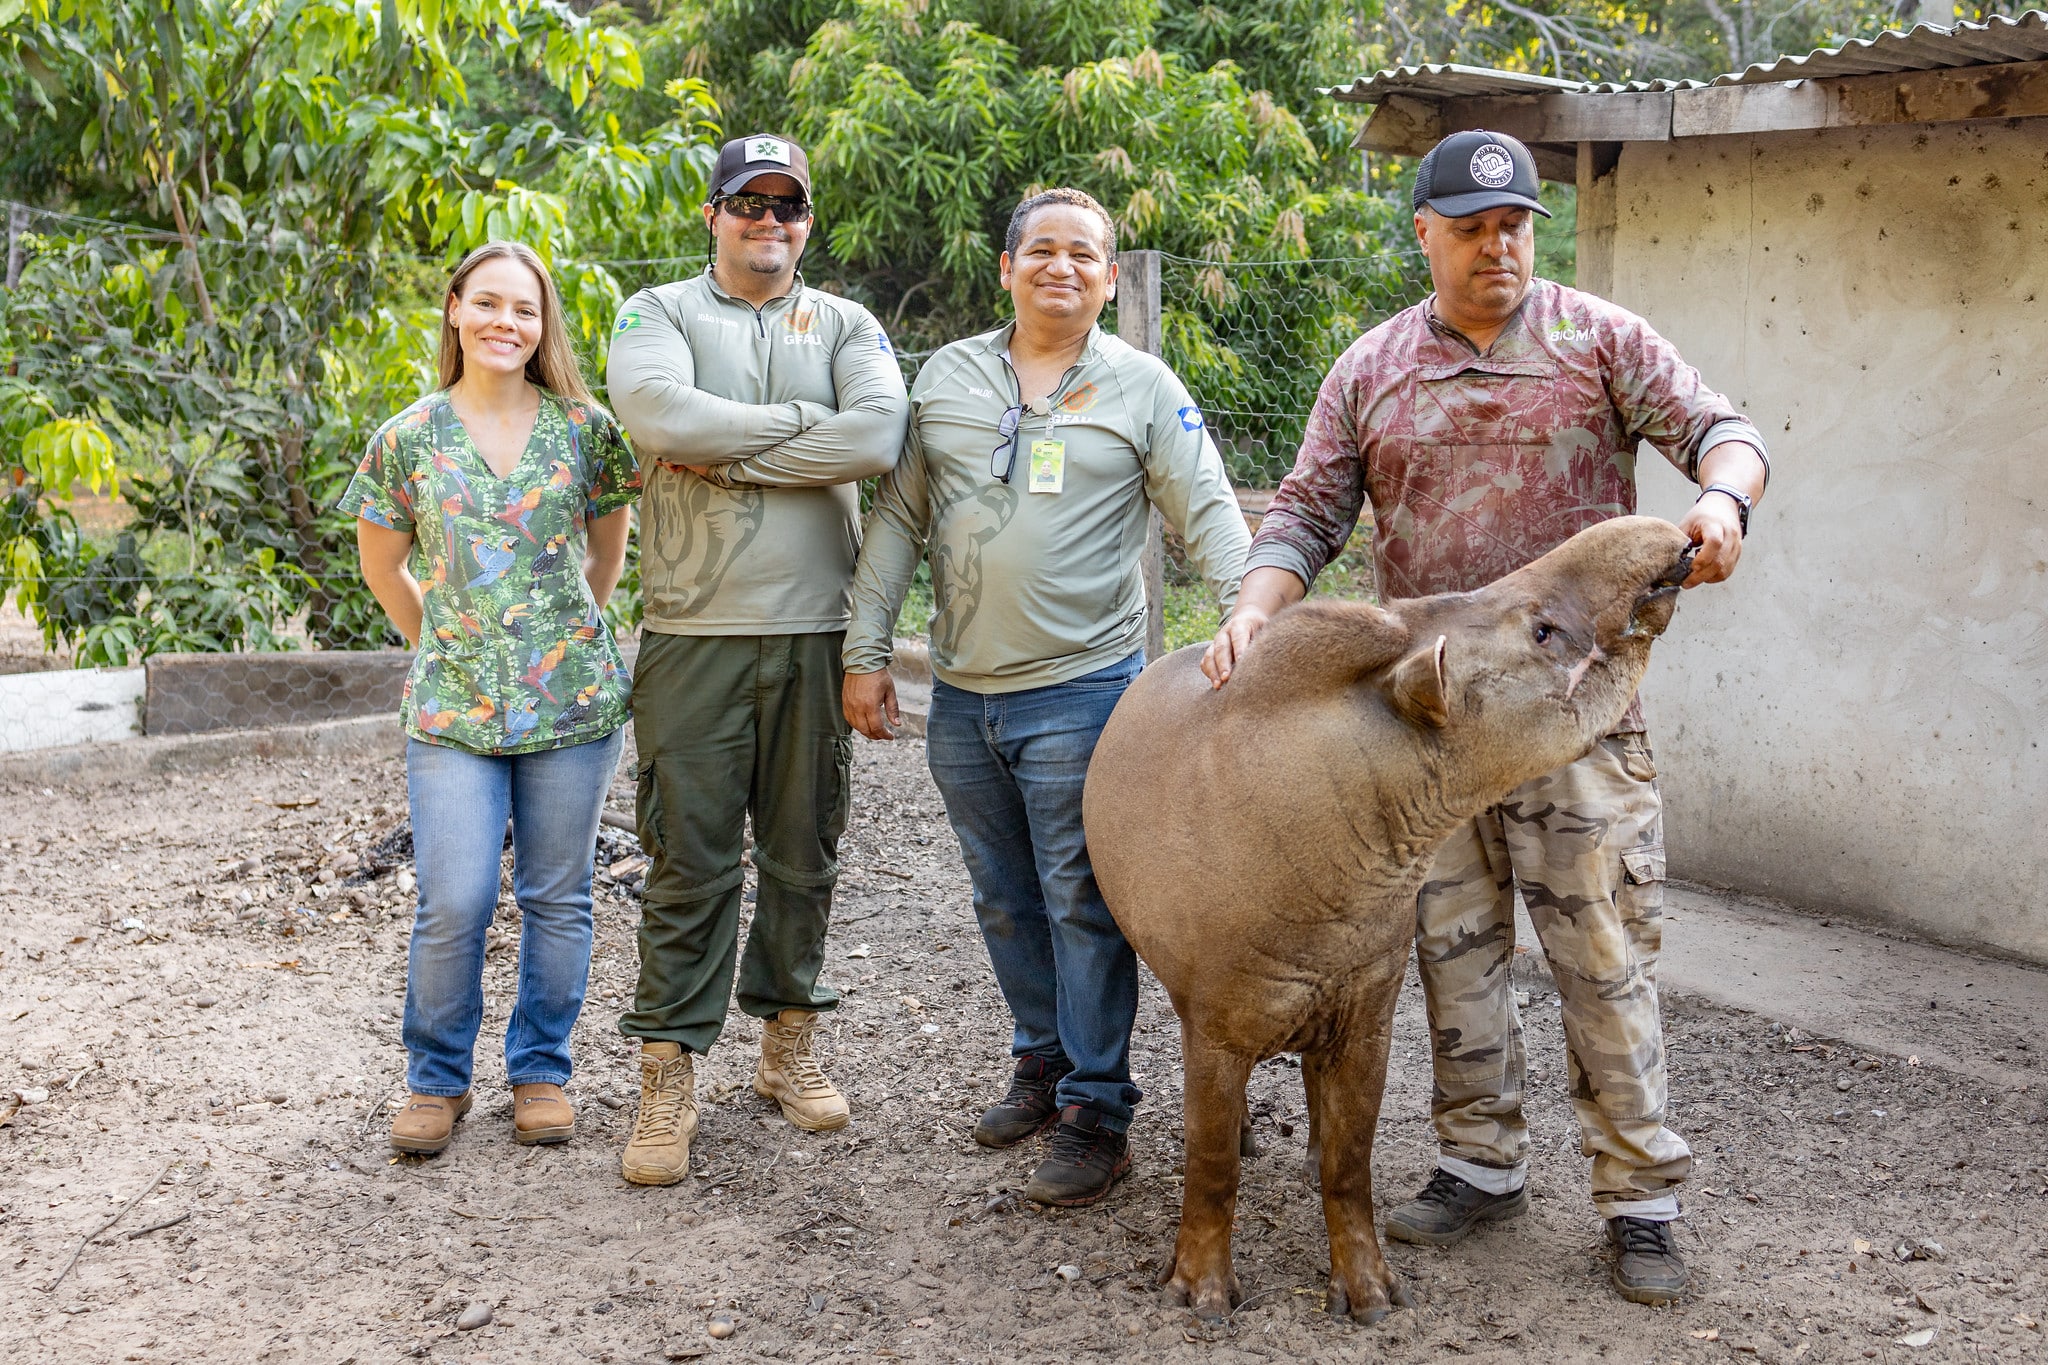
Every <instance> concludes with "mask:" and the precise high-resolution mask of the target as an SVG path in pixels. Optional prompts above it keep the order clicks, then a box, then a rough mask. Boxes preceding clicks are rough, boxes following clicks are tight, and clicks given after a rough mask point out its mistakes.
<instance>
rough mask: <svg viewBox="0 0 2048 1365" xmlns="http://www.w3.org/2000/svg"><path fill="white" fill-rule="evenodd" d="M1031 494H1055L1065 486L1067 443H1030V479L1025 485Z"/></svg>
mask: <svg viewBox="0 0 2048 1365" xmlns="http://www.w3.org/2000/svg"><path fill="white" fill-rule="evenodd" d="M1025 486H1026V487H1027V488H1028V489H1029V490H1030V491H1031V492H1033V493H1057V492H1059V491H1060V490H1061V489H1063V488H1065V487H1066V486H1067V443H1066V442H1065V441H1033V442H1032V443H1031V479H1030V482H1029V483H1027V484H1026V485H1025Z"/></svg>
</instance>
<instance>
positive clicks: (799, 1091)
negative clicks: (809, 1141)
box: [754, 1010, 853, 1133]
mask: <svg viewBox="0 0 2048 1365" xmlns="http://www.w3.org/2000/svg"><path fill="white" fill-rule="evenodd" d="M817 1032H818V1016H817V1014H816V1013H815V1012H813V1011H811V1010H784V1011H783V1012H782V1013H781V1014H779V1015H777V1016H776V1017H775V1018H773V1019H763V1020H762V1021H761V1065H760V1067H759V1068H757V1069H756V1070H755V1072H754V1093H755V1094H757V1095H766V1096H768V1098H770V1099H772V1100H774V1101H775V1102H776V1103H777V1104H779V1105H781V1106H782V1117H784V1118H786V1119H788V1120H789V1121H790V1122H791V1123H793V1124H795V1125H796V1126H797V1127H799V1128H802V1129H804V1130H806V1131H808V1132H812V1133H824V1132H829V1131H830V1130H832V1129H834V1128H844V1127H845V1126H846V1125H847V1123H848V1122H850V1121H851V1120H852V1118H853V1114H852V1111H851V1110H849V1109H848V1108H847V1107H846V1096H844V1095H842V1094H840V1093H839V1091H838V1088H837V1087H835V1086H834V1085H833V1084H832V1082H830V1081H828V1080H826V1079H825V1073H824V1072H823V1071H821V1070H819V1069H818V1058H817V1055H816V1054H815V1053H814V1052H812V1050H811V1043H812V1039H813V1038H814V1036H815V1035H816V1034H817Z"/></svg>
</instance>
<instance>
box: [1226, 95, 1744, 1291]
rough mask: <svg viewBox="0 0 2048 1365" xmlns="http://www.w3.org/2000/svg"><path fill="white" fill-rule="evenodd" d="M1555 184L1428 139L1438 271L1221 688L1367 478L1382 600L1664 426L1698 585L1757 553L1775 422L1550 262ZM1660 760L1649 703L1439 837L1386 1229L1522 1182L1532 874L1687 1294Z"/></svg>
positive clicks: (1471, 584)
mask: <svg viewBox="0 0 2048 1365" xmlns="http://www.w3.org/2000/svg"><path fill="white" fill-rule="evenodd" d="M1536 189H1537V185H1536V167H1535V163H1534V161H1533V159H1532V158H1531V157H1530V155H1529V152H1528V150H1527V149H1526V148H1525V147H1523V146H1522V144H1521V143H1519V142H1517V141H1515V140H1514V139H1513V138H1510V137H1506V136H1504V135H1501V134H1496V133H1488V132H1484V131H1473V132H1465V133H1457V134H1453V135H1452V136H1451V137H1449V138H1446V139H1445V140H1444V141H1443V142H1442V143H1440V144H1438V146H1437V147H1436V149H1435V150H1433V151H1432V152H1431V153H1430V154H1429V155H1428V156H1427V157H1425V158H1424V159H1423V162H1422V164H1421V167H1420V168H1419V170H1418V172H1417V177H1416V186H1415V231H1416V236H1417V238H1418V240H1420V242H1421V243H1422V246H1423V249H1424V252H1425V254H1426V255H1427V256H1428V258H1429V268H1430V279H1431V282H1432V283H1433V284H1434V285H1435V287H1436V292H1435V294H1434V295H1432V296H1431V297H1430V298H1429V299H1427V300H1425V301H1424V302H1423V303H1420V304H1418V305H1416V306H1415V307H1413V308H1409V309H1407V310H1405V311H1403V312H1401V313H1399V314H1396V315H1395V316H1394V317H1392V318H1390V319H1388V320H1387V321H1386V322H1385V323H1383V324H1381V325H1380V326H1378V327H1376V328H1374V329H1373V330H1372V331H1370V332H1368V333H1366V335H1365V336H1363V337H1361V338H1360V339H1359V340H1358V341H1357V342H1355V343H1354V344H1353V345H1352V346H1351V348H1350V349H1349V350H1347V351H1346V352H1345V353H1344V355H1343V356H1342V357H1340V358H1339V359H1338V361H1337V363H1336V365H1335V366H1334V367H1332V369H1331V371H1330V374H1329V376H1328V378H1327V379H1325V380H1324V382H1323V386H1322V391H1321V393H1320V394H1319V395H1318V397H1317V400H1316V406H1315V410H1314V412H1313V414H1312V415H1311V416H1310V418H1309V424H1308V429H1307V431H1306V433H1305V435H1304V437H1303V440H1302V447H1301V451H1300V455H1299V457H1298V459H1297V460H1296V462H1295V466H1294V472H1293V473H1292V474H1290V475H1289V476H1288V478H1287V480H1286V482H1285V483H1283V484H1282V485H1281V488H1280V491H1279V493H1278V495H1277V496H1276V497H1275V498H1274V501H1273V505H1272V509H1271V510H1270V511H1269V512H1268V513H1267V514H1266V517H1265V520H1264V522H1263V524H1262V525H1261V527H1260V530H1259V534H1258V537H1257V539H1256V540H1255V541H1254V542H1253V545H1252V552H1251V555H1250V557H1249V559H1248V560H1247V568H1248V572H1247V574H1246V576H1245V580H1244V586H1243V588H1242V590H1241V591H1240V594H1239V597H1238V603H1237V610H1236V612H1235V614H1233V615H1232V616H1231V618H1230V621H1229V622H1228V624H1227V625H1226V626H1225V627H1224V629H1223V630H1221V631H1220V632H1218V634H1217V636H1216V639H1215V641H1214V642H1213V643H1212V644H1211V646H1210V649H1209V653H1208V655H1207V657H1206V658H1205V659H1204V660H1203V670H1204V671H1205V672H1207V673H1208V674H1209V676H1210V678H1211V679H1212V680H1213V681H1214V682H1215V683H1216V685H1218V686H1221V685H1222V684H1223V682H1224V681H1225V680H1226V679H1228V677H1229V676H1230V671H1231V668H1232V666H1233V665H1234V663H1235V662H1236V660H1237V658H1238V657H1239V656H1240V655H1242V653H1243V652H1244V651H1245V649H1247V648H1248V647H1250V646H1251V642H1252V640H1253V638H1254V637H1255V636H1256V635H1257V633H1258V632H1259V630H1260V629H1261V628H1262V627H1263V626H1264V624H1265V623H1266V621H1267V620H1268V619H1270V617H1271V615H1272V614H1273V613H1274V612H1275V611H1277V610H1279V609H1280V608H1281V607H1283V606H1286V605H1287V604H1289V603H1292V602H1296V601H1299V600H1300V599H1301V598H1302V596H1303V595H1304V594H1305V593H1306V592H1307V590H1308V585H1309V584H1310V583H1312V582H1313V581H1314V579H1315V576H1316V574H1317V573H1318V572H1320V571H1321V569H1322V568H1323V566H1324V565H1326V564H1327V563H1329V561H1330V560H1331V559H1332V558H1333V557H1335V555H1336V554H1337V553H1338V552H1339V551H1340V550H1341V549H1342V548H1343V546H1344V543H1345V541H1346V539H1347V538H1348V537H1349V536H1350V534H1351V530H1352V528H1353V527H1354V526H1355V525H1356V524H1357V521H1358V518H1359V515H1360V513H1361V512H1362V511H1363V510H1365V508H1366V504H1367V503H1368V502H1369V503H1370V505H1371V515H1372V517H1373V522H1372V525H1373V530H1374V552H1375V557H1376V568H1377V572H1378V585H1379V589H1380V592H1381V594H1382V596H1383V597H1386V598H1396V597H1420V596H1425V595H1428V594H1432V593H1442V592H1462V591H1467V590H1470V589H1473V588H1478V587H1480V586H1482V585H1484V584H1486V583H1489V582H1491V581H1493V580H1494V579H1496V578H1499V577H1500V576H1501V575H1503V574H1506V573H1509V572H1512V571H1513V570H1515V569H1518V568H1520V567H1521V566H1522V565H1524V564H1527V563H1528V562H1529V561H1531V560H1533V559H1536V558H1537V557H1538V556H1540V555H1542V554H1543V553H1545V552H1546V551H1548V550H1550V549H1552V548H1553V547H1555V546H1556V545H1558V544H1560V543H1562V542H1563V541H1565V540H1566V539H1568V538H1569V537H1570V536H1572V535H1573V534H1574V533H1576V532H1578V531H1580V530H1582V529H1584V528H1585V527H1587V526H1590V525H1592V524H1594V523H1596V522H1599V521H1602V520H1605V519H1606V518H1608V517H1613V516H1621V515H1625V514H1628V513H1631V512H1633V511H1634V510H1635V477H1634V475H1635V451H1636V448H1637V446H1638V444H1639V443H1641V442H1644V441H1647V442H1648V443H1649V444H1650V445H1651V446H1653V447H1654V448H1655V449H1656V450H1657V451H1658V452H1659V453H1660V454H1662V455H1663V456H1664V457H1665V458H1666V459H1668V460H1669V461H1671V463H1672V464H1674V465H1676V466H1677V467H1678V468H1679V469H1680V470H1682V471H1683V472H1684V473H1685V474H1686V476H1687V477H1688V478H1691V479H1693V480H1694V481H1695V482H1697V483H1699V484H1700V485H1701V488H1702V490H1703V491H1702V492H1701V494H1700V497H1699V500H1698V501H1697V502H1696V503H1694V505H1693V508H1692V510H1691V511H1690V512H1689V513H1688V514H1687V515H1686V517H1685V518H1684V520H1683V521H1682V522H1680V526H1681V528H1682V529H1684V530H1685V531H1686V532H1687V533H1688V534H1689V535H1691V537H1692V539H1693V541H1694V542H1695V543H1696V544H1697V545H1698V546H1699V550H1698V553H1697V556H1696V557H1695V559H1694V566H1693V571H1692V575H1691V577H1690V578H1688V579H1687V581H1686V586H1687V587H1693V586H1696V585H1698V584H1700V583H1712V582H1719V581H1721V580H1722V579H1725V578H1726V577H1727V576H1728V575H1729V573H1730V572H1732V571H1733V570H1734V568H1735V563H1736V560H1737V559H1738V558H1739V557H1740V555H1741V552H1742V535H1743V532H1744V531H1745V530H1746V529H1747V523H1748V517H1749V508H1750V505H1751V504H1752V503H1753V502H1754V501H1755V499H1756V498H1758V497H1760V496H1761V495H1762V492H1763V486H1764V482H1765V480H1766V478H1767V477H1768V475H1769V466H1768V464H1767V462H1766V456H1765V453H1764V442H1763V438H1762V436H1761V435H1759V434H1758V432H1757V430H1756V428H1755V427H1754V426H1752V425H1751V424H1750V423H1749V422H1748V421H1747V419H1745V418H1744V417H1743V416H1742V415H1741V413H1740V412H1739V410H1738V409H1736V408H1735V407H1734V406H1733V405H1732V404H1731V403H1730V402H1729V401H1728V400H1727V399H1726V398H1724V397H1722V396H1721V395H1720V394H1717V393H1715V392H1713V391H1712V390H1710V389H1708V388H1707V387H1706V385H1705V384H1704V383H1703V382H1702V381H1701V379H1700V376H1699V373H1698V372H1697V371H1696V370H1694V369H1692V368H1691V367H1690V366H1688V365H1687V364H1686V363H1685V362H1684V361H1683V360H1682V359H1681V358H1680V357H1679V355H1678V353H1677V352H1676V351H1675V350H1674V349H1673V348H1672V347H1671V345H1670V344H1669V343H1668V342H1666V341H1665V340H1664V339H1663V338H1662V337H1660V336H1658V335H1657V334H1656V333H1655V332H1654V331H1652V330H1651V329H1650V327H1649V325H1648V324H1647V323H1645V322H1644V321H1643V320H1642V319H1640V318H1638V317H1635V316H1633V315H1632V314H1630V313H1627V312H1625V311H1623V310H1622V309H1620V308H1617V307H1615V306H1614V305H1613V304H1610V303H1607V302H1605V301H1603V300H1601V299H1597V298H1594V297H1593V296H1592V295H1589V294H1582V293H1580V292H1578V291H1577V290H1574V289H1567V288H1565V287H1564V286H1562V285H1557V284H1553V283H1551V282H1550V281H1548V280H1539V279H1535V278H1534V277H1533V276H1532V273H1531V272H1532V267H1533V264H1534V256H1535V228H1534V217H1533V215H1535V214H1539V213H1543V212H1544V210H1543V209H1542V208H1541V206H1540V205H1539V204H1538V202H1537V199H1536ZM1545 216H1548V215H1547V214H1546V215H1545ZM1655 778H1656V766H1655V763H1654V760H1653V758H1652V756H1651V751H1650V745H1649V742H1648V740H1647V739H1646V738H1645V736H1644V734H1643V721H1642V712H1641V709H1640V707H1639V706H1638V705H1637V704H1636V703H1634V702H1631V703H1630V705H1629V709H1628V713H1627V714H1626V715H1625V716H1624V717H1623V718H1622V720H1621V722H1620V724H1618V725H1617V726H1616V727H1615V729H1614V732H1613V733H1611V734H1609V735H1607V736H1606V737H1605V738H1604V739H1602V740H1601V741H1600V743H1599V744H1597V745H1595V746H1594V748H1593V750H1592V751H1591V752H1590V753H1588V754H1587V755H1586V756H1585V757H1584V758H1582V759H1580V760H1579V761H1578V762H1576V763H1572V764H1570V765H1568V766H1566V767H1564V768H1562V769H1559V770H1558V771H1557V772H1554V773H1550V774H1548V775H1546V776H1544V777H1540V778H1538V779H1536V780H1535V781H1533V782H1530V783H1528V784H1527V785H1525V786H1523V787H1522V788H1520V789H1519V790H1517V791H1515V792H1514V793H1512V794H1511V795H1509V797H1508V798H1507V799H1506V800H1504V801H1502V802H1501V803H1500V804H1499V805H1498V806H1495V807H1494V808H1493V809H1491V810H1488V811H1485V812H1483V813H1482V814H1480V815H1479V816H1478V817H1477V818H1475V819H1473V820H1471V821H1470V822H1468V823H1467V824H1466V825H1465V826H1464V827H1463V828H1462V829H1460V830H1459V831H1458V832H1457V833H1456V834H1454V835H1453V836H1452V837H1451V840H1450V842H1449V843H1448V844H1447V845H1445V847H1444V848H1443V850H1442V851H1441V853H1440V854H1439V855H1438V858H1437V862H1436V866H1435V868H1434V870H1433V871H1432V873H1431V876H1430V879H1429V881H1428V882H1427V883H1426V884H1425V885H1424V887H1423V889H1422V894H1421V896H1420V898H1419V899H1418V902H1417V905H1416V934H1415V950H1416V956H1417V958H1418V960H1419V964H1420V969H1421V974H1422V984H1423V990H1424V993H1425V995H1426V997H1427V1000H1428V1005H1429V1022H1430V1032H1431V1035H1432V1041H1433V1046H1434V1053H1435V1070H1436V1092H1435V1098H1434V1102H1433V1104H1432V1113H1433V1117H1434V1119H1435V1124H1436V1130H1437V1139H1438V1157H1437V1171H1436V1174H1435V1175H1434V1176H1433V1177H1432V1178H1431V1179H1430V1181H1429V1183H1428V1185H1427V1186H1426V1187H1425V1188H1424V1189H1423V1190H1422V1192H1421V1193H1420V1194H1419V1195H1417V1196H1416V1198H1414V1199H1412V1200H1410V1201H1409V1202H1407V1203H1405V1204H1402V1205H1400V1206H1399V1207H1397V1208H1396V1209H1394V1210H1393V1211H1392V1212H1391V1213H1390V1214H1389V1215H1388V1217H1387V1219H1386V1229H1387V1233H1388V1235H1389V1236H1391V1237H1395V1238H1398V1239H1400V1240H1402V1241H1408V1242H1420V1243H1424V1244H1428V1245H1435V1246H1447V1245H1449V1244H1451V1243H1453V1242H1456V1241H1459V1240H1461V1239H1462V1238H1463V1237H1464V1236H1465V1235H1466V1234H1467V1233H1469V1232H1470V1231H1471V1230H1472V1228H1473V1227H1474V1226H1475V1225H1476V1224H1478V1223H1480V1222H1482V1221H1486V1220H1490V1219H1500V1218H1509V1217H1513V1216H1514V1215H1516V1214H1518V1213H1520V1212H1521V1211H1522V1210H1523V1209H1524V1208H1525V1207H1526V1203H1527V1196H1526V1193H1525V1191H1524V1189H1523V1182H1524V1179H1525V1176H1526V1171H1527V1163H1528V1150H1529V1136H1528V1129H1527V1126H1526V1124H1525V1123H1524V1121H1523V1118H1522V1083H1523V1068H1524V1057H1523V1046H1522V1028H1521V1021H1520V1019H1519V1018H1518V1017H1517V1015H1516V1011H1515V1003H1514V992H1513V987H1512V983H1511V981H1510V978H1509V973H1508V964H1509V962H1510V960H1511V958H1512V954H1513V948H1514V937H1515V922H1514V896H1515V891H1516V889H1517V888H1520V890H1521V894H1522V899H1523V901H1524V903H1525V904H1526V905H1527V906H1528V909H1529V917H1530V920H1531V922H1532V923H1533V924H1534V926H1535V929H1536V934H1537V937H1538V938H1539V939H1541V940H1542V943H1543V951H1544V956H1545V957H1546V959H1547V960H1548V961H1549V964H1550V967H1551V971H1552V973H1553V975H1554V976H1555V978H1556V981H1557V988H1558V994H1559V996H1560V998H1561V1000H1562V1004H1563V1012H1564V1028H1565V1043H1566V1048H1567V1052H1568V1056H1569V1060H1570V1068H1571V1092H1572V1106H1573V1109H1574V1110H1575V1112H1576V1113H1577V1116H1578V1120H1579V1132H1580V1145H1581V1149H1582V1151H1583V1152H1584V1153H1585V1155H1587V1156H1589V1157H1591V1158H1593V1171H1592V1183H1593V1202H1594V1205H1595V1207H1597V1208H1598V1209H1599V1211H1600V1214H1601V1216H1602V1217H1603V1218H1605V1219H1606V1220H1607V1226H1608V1233H1609V1237H1610V1239H1611V1240H1612V1241H1613V1243H1614V1246H1615V1264H1614V1275H1613V1278H1614V1284H1615V1287H1616V1288H1617V1289H1618V1290H1619V1291H1620V1293H1621V1294H1622V1295H1623V1296H1624V1297H1625V1298H1628V1299H1632V1300H1634V1301H1636V1302H1639V1303H1669V1302H1671V1301H1672V1300H1673V1299H1675V1298H1677V1297H1678V1295H1679V1294H1680V1293H1681V1292H1683V1290H1684V1288H1685V1286H1686V1282H1687V1277H1686V1270H1685V1265H1684V1262H1683V1261H1682V1260H1681V1258H1680V1257H1679V1254H1678V1247H1677V1243H1676V1240H1675V1239H1674V1238H1673V1236H1672V1234H1671V1222H1672V1220H1674V1219H1676V1218H1677V1217H1678V1213H1679V1208H1678V1194H1677V1188H1678V1185H1679V1184H1680V1182H1682V1181H1683V1180H1684V1179H1685V1177H1686V1175H1687V1174H1688V1172H1689V1171H1690V1169H1691V1165H1692V1154H1691V1152H1690V1151H1689V1150H1688V1149H1687V1148H1686V1145H1685V1142H1684V1140H1683V1139H1682V1138H1680V1137H1679V1136H1678V1135H1677V1134H1676V1133H1674V1132H1672V1131H1671V1130H1670V1129H1669V1128H1667V1127H1665V1126H1664V1108H1665V1070H1664V1044H1663V1034H1662V1029H1661V1026H1660V1024H1659V1021H1658V1014H1657V987H1656V975H1655V969H1656V960H1657V952H1658V949H1659V947H1660V941H1661V915H1662V910H1663V899H1664V886H1663V883H1664V829H1663V814H1662V807H1661V805H1660V803H1659V799H1658V794H1657V787H1656V782H1655Z"/></svg>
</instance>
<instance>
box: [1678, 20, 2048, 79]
mask: <svg viewBox="0 0 2048 1365" xmlns="http://www.w3.org/2000/svg"><path fill="white" fill-rule="evenodd" d="M2043 59H2048V14H2043V13H2042V12H2041V11H2040V10H2028V11H2027V12H2026V13H2025V14H2022V15H2021V16H2020V17H2019V18H2017V19H2007V18H2004V17H2003V16H1999V17H1994V18H1992V19H1988V20H1986V21H1985V22H1983V23H1981V24H1957V25H1956V26H1955V27H1954V28H1952V29H1948V28H1937V27H1935V26H1934V25H1932V24H1922V25H1920V26H1919V27H1918V28H1916V29H1914V30H1913V31H1912V32H1910V33H1901V32H1899V31H1898V30H1897V29H1891V30H1887V31H1886V32H1884V33H1880V34H1878V35H1877V36H1876V37H1875V38H1858V39H1856V40H1855V41H1853V42H1848V43H1844V44H1842V46H1840V47H1829V48H1822V49H1820V50H1819V51H1817V52H1810V53H1808V54H1807V55H1806V56H1804V57H1780V58H1779V59H1778V60H1777V61H1775V62H1770V63H1767V64H1761V65H1757V66H1752V67H1750V68H1749V69H1748V70H1747V71H1744V72H1741V73H1740V74H1738V75H1732V76H1720V77H1716V78H1715V80H1714V84H1715V85H1761V84H1764V83H1767V82H1770V81H1800V80H1815V79H1818V78H1820V77H1822V76H1874V75H1880V74H1882V73H1885V72H1889V71H1940V70H1947V69H1950V68H1954V67H1962V66H1985V65H1988V64H1991V63H1994V62H2038V61H2041V60H2043Z"/></svg>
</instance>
